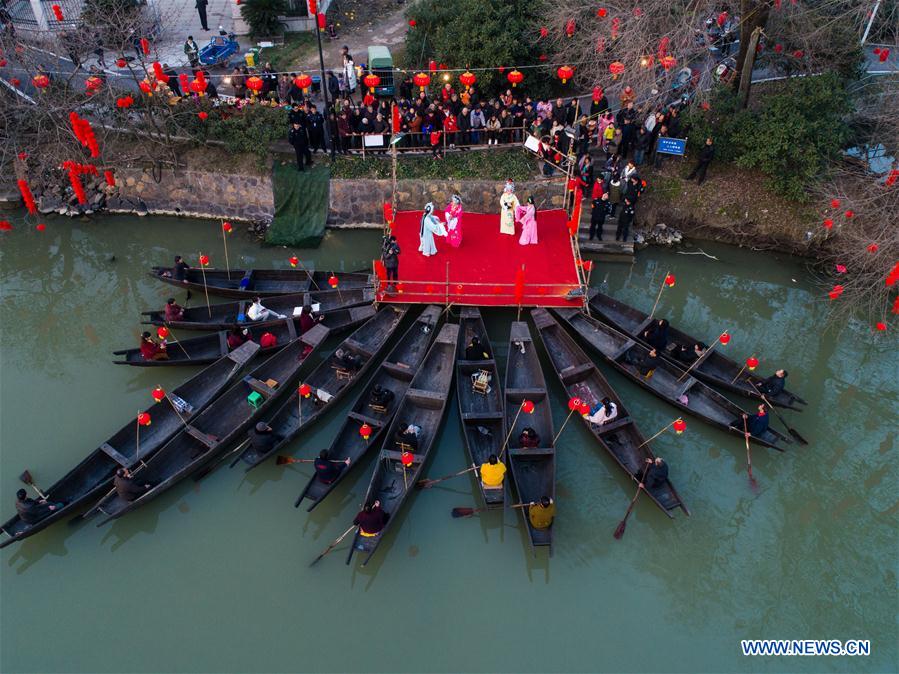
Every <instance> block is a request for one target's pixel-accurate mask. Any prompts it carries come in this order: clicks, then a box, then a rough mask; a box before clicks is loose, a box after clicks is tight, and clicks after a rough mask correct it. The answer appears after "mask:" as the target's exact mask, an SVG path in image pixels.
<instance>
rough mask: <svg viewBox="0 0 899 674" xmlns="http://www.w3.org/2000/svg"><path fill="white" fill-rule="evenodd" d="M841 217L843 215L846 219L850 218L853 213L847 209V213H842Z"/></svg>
mask: <svg viewBox="0 0 899 674" xmlns="http://www.w3.org/2000/svg"><path fill="white" fill-rule="evenodd" d="M843 215H845V216H846V218H851V217H852V216H853V215H855V211H853V210H852V209H849V210H848V211H846V212H845V213H843Z"/></svg>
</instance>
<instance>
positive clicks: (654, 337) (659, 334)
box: [640, 318, 668, 351]
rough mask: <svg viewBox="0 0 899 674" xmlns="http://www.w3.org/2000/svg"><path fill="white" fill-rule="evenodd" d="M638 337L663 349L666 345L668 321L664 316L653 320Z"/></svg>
mask: <svg viewBox="0 0 899 674" xmlns="http://www.w3.org/2000/svg"><path fill="white" fill-rule="evenodd" d="M640 339H642V340H643V341H644V342H646V343H647V344H651V345H652V346H654V347H655V348H657V349H659V350H660V351H664V350H665V347H666V346H668V321H667V320H665V319H664V318H660V319H658V320H656V321H653V322H652V323H650V324H649V327H647V328H646V330H644V331H643V333H642V334H641V335H640Z"/></svg>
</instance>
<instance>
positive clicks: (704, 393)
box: [556, 309, 791, 452]
mask: <svg viewBox="0 0 899 674" xmlns="http://www.w3.org/2000/svg"><path fill="white" fill-rule="evenodd" d="M556 313H557V314H558V315H559V317H560V318H561V319H562V320H563V321H564V322H565V323H567V324H568V325H569V326H570V327H571V329H572V330H573V331H574V332H575V333H576V334H577V335H578V336H579V337H580V338H581V339H582V340H583V341H584V342H585V343H586V344H587V345H588V346H589V347H590V348H591V349H592V350H593V351H595V352H596V353H598V354H599V355H601V356H602V357H603V358H605V359H606V362H608V363H609V364H610V365H612V366H613V367H614V368H615V369H616V370H618V371H619V372H621V374H623V375H624V376H625V377H627V378H628V379H630V380H631V381H633V382H636V383H637V384H639V385H640V386H642V387H643V388H645V389H646V390H647V391H649V392H650V393H653V394H655V395H656V396H658V397H659V398H661V399H662V400H664V401H666V402H668V403H671V404H672V405H674V406H675V407H677V408H678V409H679V410H682V411H684V412H686V413H687V414H692V415H693V416H695V417H697V418H699V419H702V420H703V421H705V422H706V423H708V424H711V425H712V426H717V427H718V428H720V429H722V430H725V431H727V432H729V433H734V434H736V435H738V436H740V437H743V431H742V429H739V430H738V429H737V428H733V427H732V426H731V425H730V424H731V422H732V421H735V420H737V419H740V418H741V417H740V415H742V414H743V413H744V411H743V410H742V409H741V408H740V407H739V406H738V405H735V404H734V403H732V402H731V401H730V400H728V399H727V398H725V397H724V396H723V395H721V394H720V393H718V392H717V391H715V390H714V389H713V388H711V387H710V386H706V385H705V384H703V383H702V382H700V381H698V380H696V379H694V378H693V376H692V375H690V374H688V375H687V376H686V377H684V376H683V375H684V370H683V369H682V368H680V367H678V366H676V365H674V364H672V363H669V362H668V361H666V360H664V359H659V364H658V366H657V367H656V368H655V370H654V372H653V375H652V377H650V378H649V379H647V378H646V377H644V376H643V375H642V374H640V372H639V371H638V370H637V367H636V366H635V365H633V364H632V363H631V362H630V361H629V360H628V356H629V355H631V357H632V358H633V357H637V358H642V357H645V356H646V355H647V354H648V353H649V347H647V346H644V345H643V344H642V343H641V342H637V341H636V340H634V339H631V338H630V337H628V336H627V335H625V334H624V333H621V332H618V331H617V330H616V329H615V328H613V327H612V326H610V325H606V324H605V323H603V322H602V321H598V320H596V319H595V318H590V317H588V316H585V315H584V314H582V313H581V312H580V311H578V310H576V309H559V310H557V311H556ZM635 360H636V358H635ZM684 400H686V401H687V402H686V404H685V403H684V402H683V401H684ZM750 439H751V440H752V441H753V442H755V443H757V444H759V445H764V446H765V447H772V448H773V449H776V450H778V451H781V452H782V451H784V450H783V448H782V447H780V446H779V444H782V443H789V442H791V441H790V440H789V438H787V437H786V436H785V435H783V434H781V433H778V432H777V431H775V430H773V429H770V428H769V429H768V430H767V431H765V434H764V435H763V436H762V437H756V436H751V438H750Z"/></svg>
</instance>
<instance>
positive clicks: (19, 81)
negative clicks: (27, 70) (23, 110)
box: [9, 77, 22, 87]
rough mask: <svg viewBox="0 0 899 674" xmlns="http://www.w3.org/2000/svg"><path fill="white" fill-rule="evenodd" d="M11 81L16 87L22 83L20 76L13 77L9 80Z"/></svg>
mask: <svg viewBox="0 0 899 674" xmlns="http://www.w3.org/2000/svg"><path fill="white" fill-rule="evenodd" d="M9 83H10V84H12V85H13V86H14V87H17V86H19V85H20V84H22V80H20V79H19V78H18V77H13V78H12V79H10V80H9Z"/></svg>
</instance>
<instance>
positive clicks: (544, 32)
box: [540, 26, 549, 39]
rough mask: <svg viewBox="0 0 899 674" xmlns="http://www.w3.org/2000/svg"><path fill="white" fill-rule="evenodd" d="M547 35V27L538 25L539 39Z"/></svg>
mask: <svg viewBox="0 0 899 674" xmlns="http://www.w3.org/2000/svg"><path fill="white" fill-rule="evenodd" d="M547 35H549V28H547V27H546V26H541V27H540V38H541V39H542V38H545V37H546V36H547Z"/></svg>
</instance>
